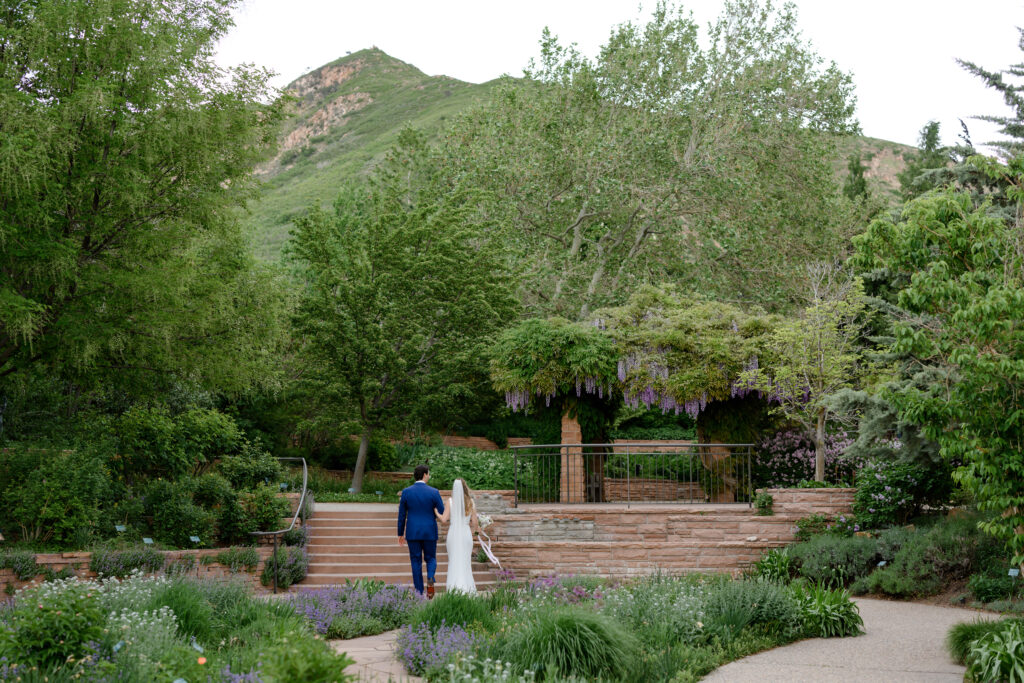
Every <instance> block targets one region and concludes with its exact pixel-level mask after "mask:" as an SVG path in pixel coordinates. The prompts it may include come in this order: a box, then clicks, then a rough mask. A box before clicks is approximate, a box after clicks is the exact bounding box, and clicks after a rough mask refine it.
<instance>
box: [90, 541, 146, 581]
mask: <svg viewBox="0 0 1024 683" xmlns="http://www.w3.org/2000/svg"><path fill="white" fill-rule="evenodd" d="M164 559H165V558H164V554H163V553H161V552H159V551H158V550H154V549H153V548H133V549H131V550H94V551H93V553H92V559H90V560H89V569H91V570H92V571H94V572H96V573H97V574H99V575H100V576H114V577H117V578H119V579H121V578H124V577H126V576H128V575H129V574H131V573H132V572H133V571H134V570H140V571H143V572H146V573H150V574H152V573H156V572H158V571H160V570H161V569H163V566H164Z"/></svg>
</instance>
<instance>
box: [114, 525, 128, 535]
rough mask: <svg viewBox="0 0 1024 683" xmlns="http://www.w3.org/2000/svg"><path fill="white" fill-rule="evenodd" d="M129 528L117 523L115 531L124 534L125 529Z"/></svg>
mask: <svg viewBox="0 0 1024 683" xmlns="http://www.w3.org/2000/svg"><path fill="white" fill-rule="evenodd" d="M127 529H128V527H126V526H125V525H124V524H115V525H114V531H116V532H117V533H119V534H123V533H124V532H125V531H127Z"/></svg>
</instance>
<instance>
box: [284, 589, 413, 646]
mask: <svg viewBox="0 0 1024 683" xmlns="http://www.w3.org/2000/svg"><path fill="white" fill-rule="evenodd" d="M423 602H424V598H423V597H422V596H420V595H419V594H417V593H416V591H414V590H413V589H412V588H411V587H409V586H394V585H387V584H381V585H372V584H370V583H367V582H357V583H347V584H344V585H340V586H325V587H322V588H315V589H304V590H301V591H299V592H297V593H294V594H292V595H290V596H288V597H287V598H286V603H287V604H288V605H290V606H291V607H292V609H294V610H295V611H296V613H298V614H299V615H301V616H303V617H305V618H307V619H308V620H309V621H310V623H311V624H312V626H313V628H314V629H315V630H316V632H317V633H320V634H321V635H324V636H326V637H328V638H355V637H358V636H364V635H374V634H376V633H383V632H384V631H389V630H391V629H394V628H398V627H399V626H400V625H402V624H404V623H406V622H407V621H408V619H409V616H410V615H411V614H412V612H413V610H415V609H416V608H417V607H419V606H420V605H422V604H423Z"/></svg>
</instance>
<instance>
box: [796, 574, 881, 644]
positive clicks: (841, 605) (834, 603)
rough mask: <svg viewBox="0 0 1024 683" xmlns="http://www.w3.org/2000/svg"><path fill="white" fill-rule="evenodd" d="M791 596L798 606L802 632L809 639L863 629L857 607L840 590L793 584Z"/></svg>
mask: <svg viewBox="0 0 1024 683" xmlns="http://www.w3.org/2000/svg"><path fill="white" fill-rule="evenodd" d="M793 591H794V595H795V596H796V599H797V602H798V603H799V605H800V613H801V616H802V617H803V627H804V633H805V634H806V635H807V636H809V637H812V638H840V637H844V636H855V635H859V634H861V633H863V632H864V630H863V629H864V620H863V619H861V616H860V608H858V607H857V605H856V603H854V602H853V601H852V600H850V594H849V593H848V592H847V591H846V590H843V589H840V588H837V589H833V590H830V589H828V588H825V587H824V586H820V585H818V586H810V587H808V588H804V587H801V586H795V587H794V589H793Z"/></svg>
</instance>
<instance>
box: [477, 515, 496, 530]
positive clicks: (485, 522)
mask: <svg viewBox="0 0 1024 683" xmlns="http://www.w3.org/2000/svg"><path fill="white" fill-rule="evenodd" d="M477 521H479V522H480V528H481V529H486V528H487V527H489V526H490V525H491V524H493V523H494V520H492V519H491V518H490V516H488V515H477Z"/></svg>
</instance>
